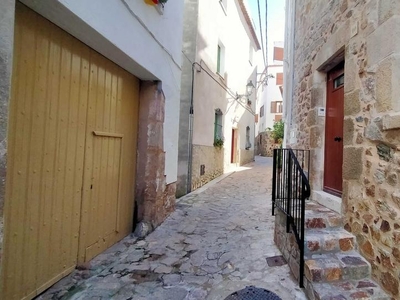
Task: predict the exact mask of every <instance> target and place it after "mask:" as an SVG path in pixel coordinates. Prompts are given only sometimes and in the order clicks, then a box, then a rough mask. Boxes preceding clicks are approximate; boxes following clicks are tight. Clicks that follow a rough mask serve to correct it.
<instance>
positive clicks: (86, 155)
mask: <svg viewBox="0 0 400 300" xmlns="http://www.w3.org/2000/svg"><path fill="white" fill-rule="evenodd" d="M14 42H15V45H14V67H13V68H14V71H13V79H12V92H11V99H10V119H9V131H8V141H9V144H8V153H7V154H8V166H7V168H8V169H7V183H6V201H5V207H4V215H5V216H6V218H5V225H4V230H5V232H4V248H3V249H4V250H3V251H4V252H3V262H4V263H3V266H2V270H1V272H2V273H1V282H0V286H1V287H2V288H0V299H31V298H33V297H35V296H36V295H38V294H40V293H41V292H43V291H44V290H46V289H47V288H48V287H49V286H51V285H52V284H54V283H55V282H57V281H58V280H60V279H61V278H62V277H64V276H66V275H68V274H69V273H70V272H72V271H73V269H74V268H75V267H76V265H77V264H80V263H83V262H87V261H89V260H90V259H92V258H93V257H94V256H96V255H97V254H99V253H100V252H102V251H104V250H105V249H106V248H108V247H109V246H111V245H112V244H114V243H116V242H117V241H119V240H121V239H122V238H123V237H125V236H126V235H128V234H129V233H130V232H131V229H132V215H133V211H134V202H133V195H134V182H135V169H136V150H137V146H136V145H137V131H138V111H139V84H140V81H139V79H138V78H136V77H134V76H133V75H131V74H129V73H127V72H126V71H125V70H123V69H122V68H121V67H119V66H117V65H115V64H114V63H113V62H111V61H110V60H108V59H107V58H105V57H103V56H102V55H100V54H99V53H97V52H96V51H94V50H93V49H91V48H89V47H88V46H86V45H84V44H83V43H82V42H80V41H78V40H77V39H76V38H74V37H72V36H71V35H69V34H68V33H66V32H65V31H63V30H62V29H60V28H59V27H57V26H56V25H54V24H52V23H51V22H49V21H48V20H46V19H45V18H43V17H42V16H40V15H38V14H37V13H36V12H34V11H33V10H31V9H30V8H28V7H26V6H25V5H23V4H21V3H20V2H19V1H17V3H16V20H15V38H14ZM27 45H29V46H27ZM32 45H33V46H32Z"/></svg>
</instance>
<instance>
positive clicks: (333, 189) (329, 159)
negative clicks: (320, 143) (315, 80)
mask: <svg viewBox="0 0 400 300" xmlns="http://www.w3.org/2000/svg"><path fill="white" fill-rule="evenodd" d="M343 109H344V67H343V64H341V65H339V66H338V67H336V68H335V69H333V70H332V71H331V72H329V73H328V80H327V101H326V122H325V167H324V191H326V192H328V193H331V194H334V195H336V196H341V195H342V181H343V180H342V165H343V119H344V113H343Z"/></svg>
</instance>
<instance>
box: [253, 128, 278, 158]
mask: <svg viewBox="0 0 400 300" xmlns="http://www.w3.org/2000/svg"><path fill="white" fill-rule="evenodd" d="M256 146H257V149H256V153H257V154H258V155H261V156H267V157H272V156H273V155H274V149H275V148H279V147H280V146H281V145H280V144H279V143H275V140H274V139H273V138H272V137H271V132H270V131H265V132H260V133H259V134H258V136H257V138H256Z"/></svg>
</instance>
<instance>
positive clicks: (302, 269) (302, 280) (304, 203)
mask: <svg viewBox="0 0 400 300" xmlns="http://www.w3.org/2000/svg"><path fill="white" fill-rule="evenodd" d="M305 189H306V184H305V182H304V181H302V185H301V220H302V222H301V224H300V227H301V228H300V234H301V238H300V244H299V248H300V274H299V275H300V282H299V285H300V287H301V288H303V287H304V240H305V239H304V227H305V225H304V220H305V211H306V197H305V195H304V191H305Z"/></svg>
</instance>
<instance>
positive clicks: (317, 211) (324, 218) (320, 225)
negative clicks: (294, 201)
mask: <svg viewBox="0 0 400 300" xmlns="http://www.w3.org/2000/svg"><path fill="white" fill-rule="evenodd" d="M305 227H306V229H325V228H343V217H342V216H341V215H340V214H338V213H337V212H334V211H332V210H330V209H329V208H326V207H324V206H322V205H320V204H318V203H316V202H314V201H307V203H306V211H305Z"/></svg>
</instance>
